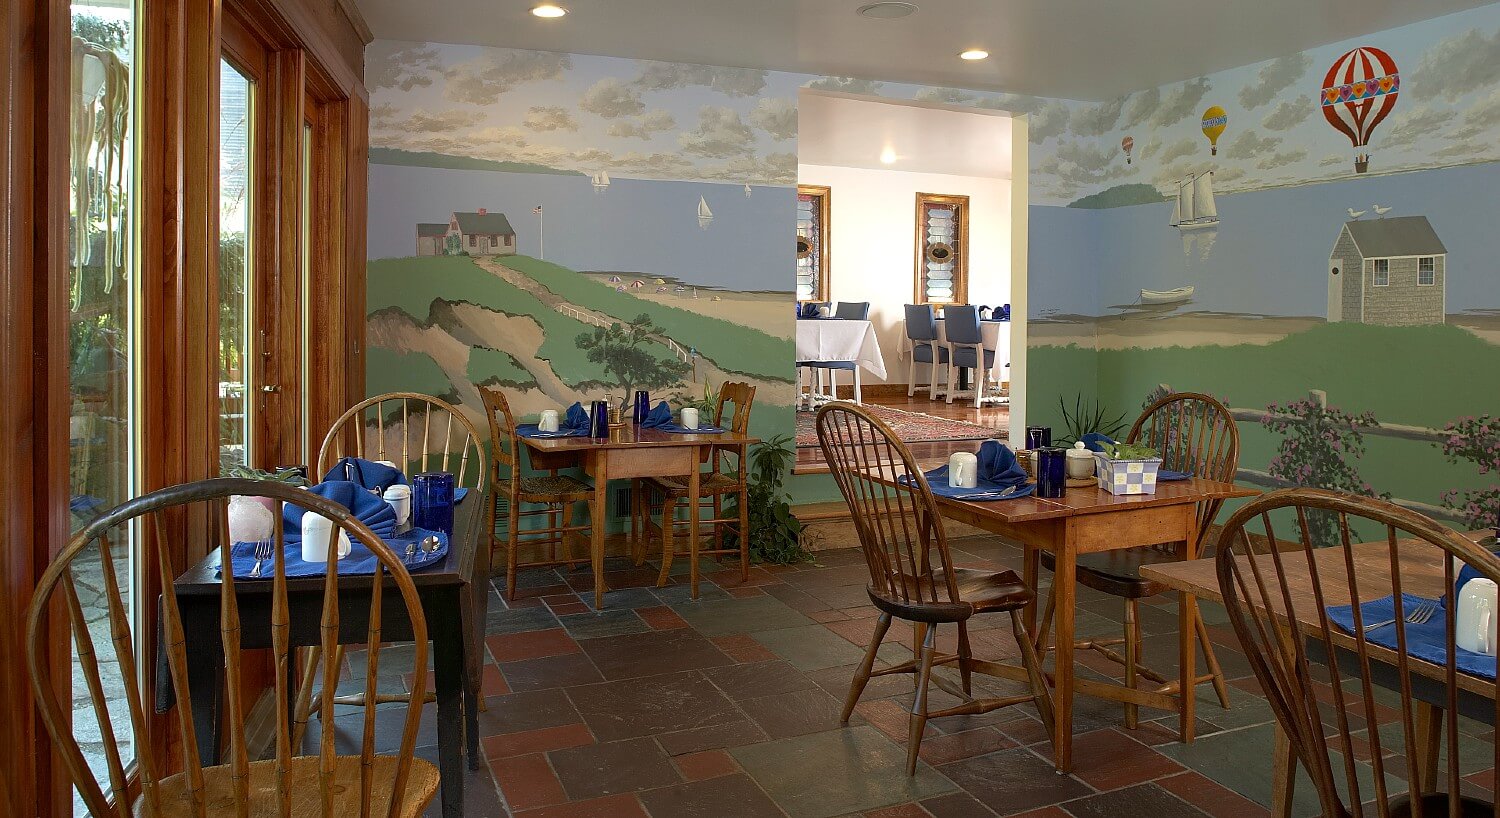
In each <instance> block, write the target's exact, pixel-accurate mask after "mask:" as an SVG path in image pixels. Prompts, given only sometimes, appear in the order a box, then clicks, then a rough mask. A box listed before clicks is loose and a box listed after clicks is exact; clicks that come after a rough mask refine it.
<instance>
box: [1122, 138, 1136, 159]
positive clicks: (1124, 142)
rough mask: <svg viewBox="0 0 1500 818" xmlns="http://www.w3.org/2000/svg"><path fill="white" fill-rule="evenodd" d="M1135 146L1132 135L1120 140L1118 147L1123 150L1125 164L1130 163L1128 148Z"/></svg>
mask: <svg viewBox="0 0 1500 818" xmlns="http://www.w3.org/2000/svg"><path fill="white" fill-rule="evenodd" d="M1134 147H1135V138H1134V137H1129V136H1127V137H1125V138H1124V139H1121V140H1120V148H1121V149H1122V150H1124V151H1125V164H1127V165H1128V164H1130V149H1131V148H1134Z"/></svg>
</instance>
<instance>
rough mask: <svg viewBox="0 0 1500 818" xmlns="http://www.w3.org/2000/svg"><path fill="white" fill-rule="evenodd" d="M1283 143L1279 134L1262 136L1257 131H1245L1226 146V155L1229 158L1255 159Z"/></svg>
mask: <svg viewBox="0 0 1500 818" xmlns="http://www.w3.org/2000/svg"><path fill="white" fill-rule="evenodd" d="M1279 145H1281V137H1279V136H1264V137H1263V136H1261V135H1259V134H1257V133H1256V132H1255V131H1253V130H1250V131H1244V132H1242V133H1241V134H1240V135H1239V136H1236V137H1235V138H1234V140H1233V141H1231V142H1230V143H1229V144H1228V145H1226V146H1224V156H1225V157H1226V158H1229V159H1255V158H1257V156H1258V155H1259V154H1263V153H1270V152H1271V151H1274V150H1276V148H1277V147H1278V146H1279Z"/></svg>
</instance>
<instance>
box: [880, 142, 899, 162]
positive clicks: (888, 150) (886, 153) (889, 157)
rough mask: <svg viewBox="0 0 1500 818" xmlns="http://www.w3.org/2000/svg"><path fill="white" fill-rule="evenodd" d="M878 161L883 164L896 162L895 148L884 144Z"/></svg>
mask: <svg viewBox="0 0 1500 818" xmlns="http://www.w3.org/2000/svg"><path fill="white" fill-rule="evenodd" d="M880 162H881V164H884V165H894V164H896V149H895V148H893V147H891V146H890V145H886V146H885V150H883V151H881V152H880Z"/></svg>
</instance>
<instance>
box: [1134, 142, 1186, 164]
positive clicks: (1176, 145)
mask: <svg viewBox="0 0 1500 818" xmlns="http://www.w3.org/2000/svg"><path fill="white" fill-rule="evenodd" d="M1197 152H1198V141H1197V140H1195V139H1179V140H1177V141H1176V142H1173V143H1172V144H1170V145H1168V146H1167V147H1166V149H1165V150H1163V151H1162V152H1161V159H1160V160H1159V161H1160V162H1161V164H1163V165H1170V164H1172V163H1173V162H1176V161H1177V160H1178V159H1182V158H1183V157H1187V156H1192V155H1193V154H1195V153H1197ZM1143 156H1144V154H1143Z"/></svg>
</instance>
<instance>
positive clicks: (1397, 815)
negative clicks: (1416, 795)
mask: <svg viewBox="0 0 1500 818" xmlns="http://www.w3.org/2000/svg"><path fill="white" fill-rule="evenodd" d="M1390 809H1391V813H1390V814H1391V818H1409V816H1412V815H1416V814H1417V813H1416V810H1414V809H1412V800H1411V795H1410V794H1409V793H1408V794H1406V795H1399V796H1396V797H1395V798H1394V799H1392V801H1391V802H1390ZM1422 814H1423V815H1435V816H1446V815H1447V814H1448V794H1447V793H1445V792H1434V793H1428V794H1426V795H1424V796H1422ZM1458 814H1459V816H1461V818H1487V816H1491V815H1494V814H1495V805H1494V804H1492V803H1490V802H1488V801H1484V800H1481V799H1479V798H1474V797H1472V796H1468V795H1460V796H1459V797H1458Z"/></svg>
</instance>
